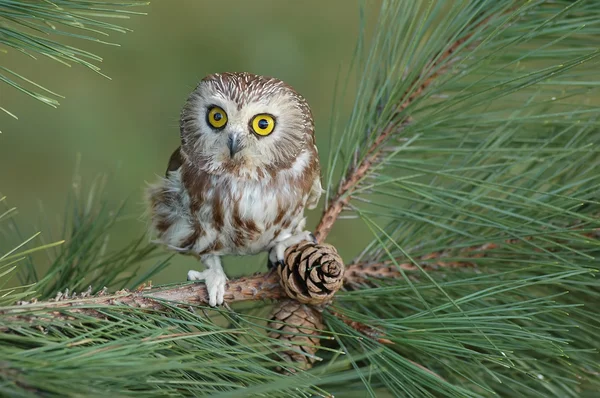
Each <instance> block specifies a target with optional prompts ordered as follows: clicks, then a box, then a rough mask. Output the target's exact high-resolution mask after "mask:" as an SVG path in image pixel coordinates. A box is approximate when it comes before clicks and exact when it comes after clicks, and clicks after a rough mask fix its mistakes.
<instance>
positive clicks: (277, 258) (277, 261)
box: [269, 231, 316, 266]
mask: <svg viewBox="0 0 600 398" xmlns="http://www.w3.org/2000/svg"><path fill="white" fill-rule="evenodd" d="M303 240H307V241H312V242H315V243H316V239H315V236H314V235H313V234H312V232H309V231H304V232H301V233H299V234H297V235H293V236H290V237H289V238H287V239H284V240H282V241H281V242H278V243H277V244H276V245H275V246H273V248H272V249H271V251H270V252H269V263H270V264H274V265H275V266H279V265H284V264H285V251H286V249H287V248H288V247H290V246H294V245H296V244H298V243H300V242H302V241H303Z"/></svg>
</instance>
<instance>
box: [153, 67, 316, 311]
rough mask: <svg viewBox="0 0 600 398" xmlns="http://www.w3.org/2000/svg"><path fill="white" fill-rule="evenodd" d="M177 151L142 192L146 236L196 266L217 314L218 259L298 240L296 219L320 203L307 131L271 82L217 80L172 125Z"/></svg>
mask: <svg viewBox="0 0 600 398" xmlns="http://www.w3.org/2000/svg"><path fill="white" fill-rule="evenodd" d="M180 136H181V137H180V138H181V145H180V146H179V147H178V148H177V149H176V150H175V151H174V152H173V154H172V155H171V157H170V160H169V163H168V167H167V171H166V174H165V177H164V178H160V180H159V181H158V182H157V183H155V184H153V185H151V186H150V187H149V188H148V190H147V202H148V208H149V218H150V224H151V229H152V230H153V232H154V235H155V236H156V240H157V241H158V242H159V243H161V244H163V245H165V246H166V247H167V248H169V249H170V250H174V251H177V252H180V253H185V254H191V255H194V256H196V257H198V258H199V259H200V260H201V262H202V263H203V264H204V266H205V270H203V271H195V270H191V271H189V272H188V275H187V279H188V280H197V281H201V280H202V281H204V283H205V284H206V288H207V291H208V296H209V305H211V306H216V305H221V304H223V296H224V294H225V286H226V281H227V276H226V275H225V272H224V271H223V267H222V264H221V256H224V255H251V254H257V253H260V252H268V253H269V255H268V258H269V262H270V263H271V264H276V263H278V262H282V261H283V257H284V252H285V250H286V248H288V247H289V246H293V245H295V244H297V243H299V242H301V241H303V240H312V241H314V236H313V235H312V233H311V232H310V231H307V230H306V229H305V224H306V219H305V216H304V209H305V208H308V209H313V208H315V207H316V206H317V203H318V201H319V198H320V196H321V193H322V187H321V179H320V166H319V158H318V153H317V147H316V145H315V136H314V122H313V118H312V114H311V110H310V107H309V106H308V103H307V102H306V100H305V99H304V98H303V97H302V96H301V95H300V94H298V93H297V92H296V91H295V90H294V89H293V88H292V87H290V86H289V85H287V84H286V83H284V82H283V81H281V80H278V79H276V78H272V77H265V76H257V75H253V74H250V73H216V74H212V75H209V76H207V77H205V78H204V79H202V80H201V82H200V83H199V84H198V86H197V87H196V88H195V89H194V91H193V92H192V93H191V95H190V96H189V97H188V99H187V101H186V103H185V105H184V107H183V110H182V112H181V118H180Z"/></svg>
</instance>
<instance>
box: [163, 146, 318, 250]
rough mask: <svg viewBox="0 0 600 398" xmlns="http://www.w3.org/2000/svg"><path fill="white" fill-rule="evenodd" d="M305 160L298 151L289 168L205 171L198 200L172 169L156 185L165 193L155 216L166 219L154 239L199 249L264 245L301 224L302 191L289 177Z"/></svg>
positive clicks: (305, 197)
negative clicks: (257, 174)
mask: <svg viewBox="0 0 600 398" xmlns="http://www.w3.org/2000/svg"><path fill="white" fill-rule="evenodd" d="M307 163H308V159H307V156H305V155H304V154H303V155H301V156H299V157H298V159H296V161H295V162H294V165H293V167H291V168H289V169H287V170H284V171H281V172H280V173H278V174H277V175H276V176H271V175H269V176H266V177H264V178H261V179H252V178H244V177H235V176H232V175H227V174H221V175H218V174H211V175H208V176H206V178H207V181H206V183H205V184H204V185H203V187H204V189H203V191H202V192H200V193H197V194H196V196H200V197H201V200H200V201H199V200H198V198H197V197H192V196H190V190H189V189H187V188H186V187H185V186H184V185H185V184H184V183H183V182H182V174H181V171H179V170H178V171H177V172H175V173H172V175H171V176H170V177H169V178H168V179H167V180H164V185H163V186H162V189H163V192H165V193H166V194H167V195H169V198H168V200H163V201H162V202H161V203H160V205H159V206H156V208H155V212H156V215H157V216H158V217H155V219H163V220H166V221H167V223H166V224H168V227H167V228H165V229H164V230H163V231H162V233H161V234H160V236H159V239H160V240H161V241H163V242H164V243H165V244H167V245H169V246H171V247H172V248H178V249H185V250H186V251H187V250H191V251H194V252H196V253H199V254H209V253H210V254H216V255H223V254H234V255H242V254H255V253H259V252H261V251H265V250H269V249H270V248H272V247H273V246H274V245H275V244H276V243H277V242H280V241H283V240H285V239H287V238H289V237H290V236H292V235H294V234H297V233H298V232H300V231H302V230H303V229H304V227H305V218H304V207H305V205H306V202H307V200H308V193H307V192H303V191H302V190H301V188H300V186H299V185H298V184H295V183H294V179H295V178H297V177H298V176H300V175H301V174H302V173H303V172H304V171H305V168H306V165H307ZM198 201H199V202H198ZM195 203H196V204H195Z"/></svg>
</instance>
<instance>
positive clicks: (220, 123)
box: [206, 106, 227, 129]
mask: <svg viewBox="0 0 600 398" xmlns="http://www.w3.org/2000/svg"><path fill="white" fill-rule="evenodd" d="M206 118H207V119H208V123H209V124H210V125H211V126H213V127H214V128H216V129H220V128H222V127H224V126H225V125H226V124H227V114H226V113H225V111H224V110H223V109H221V108H219V107H218V106H213V107H212V108H210V109H209V111H208V115H206Z"/></svg>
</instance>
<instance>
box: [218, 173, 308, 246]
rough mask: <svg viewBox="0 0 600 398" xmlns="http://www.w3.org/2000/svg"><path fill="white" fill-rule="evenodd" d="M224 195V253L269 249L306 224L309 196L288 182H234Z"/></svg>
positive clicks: (222, 237)
mask: <svg viewBox="0 0 600 398" xmlns="http://www.w3.org/2000/svg"><path fill="white" fill-rule="evenodd" d="M231 188H232V189H231V190H230V191H229V192H227V193H226V194H225V195H224V197H223V200H224V203H223V205H224V210H225V211H224V216H225V218H227V220H224V221H226V222H224V225H223V227H224V228H223V230H222V231H221V236H220V239H221V241H222V243H223V248H224V249H225V253H224V254H254V253H258V252H261V251H264V250H268V249H270V248H271V246H273V245H274V244H275V243H276V242H277V241H279V240H283V239H285V238H287V237H289V236H291V235H292V234H294V233H296V232H298V231H299V230H300V229H302V228H303V227H304V207H305V205H306V201H307V196H306V195H304V194H303V193H302V192H298V191H297V190H296V189H294V187H293V186H291V185H288V184H282V185H279V184H264V183H243V184H239V183H238V184H233V185H232V187H231Z"/></svg>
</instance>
